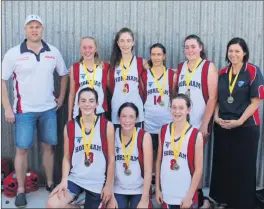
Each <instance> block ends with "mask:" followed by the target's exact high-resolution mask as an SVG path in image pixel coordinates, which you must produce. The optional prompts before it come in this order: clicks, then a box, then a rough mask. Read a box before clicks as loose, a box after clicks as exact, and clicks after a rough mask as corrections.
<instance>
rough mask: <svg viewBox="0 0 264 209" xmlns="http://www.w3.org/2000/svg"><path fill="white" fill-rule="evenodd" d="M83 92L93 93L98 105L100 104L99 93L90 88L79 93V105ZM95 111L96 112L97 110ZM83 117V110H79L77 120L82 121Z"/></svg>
mask: <svg viewBox="0 0 264 209" xmlns="http://www.w3.org/2000/svg"><path fill="white" fill-rule="evenodd" d="M83 92H92V93H93V94H94V97H95V101H96V103H98V93H97V91H96V90H94V89H92V88H89V87H86V88H83V89H81V90H80V91H79V93H78V103H79V102H80V97H81V94H82V93H83ZM95 111H96V109H95ZM81 117H82V112H81V110H80V108H79V115H78V116H77V117H76V120H77V121H80V118H81Z"/></svg>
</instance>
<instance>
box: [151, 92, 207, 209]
mask: <svg viewBox="0 0 264 209" xmlns="http://www.w3.org/2000/svg"><path fill="white" fill-rule="evenodd" d="M190 106H191V101H190V99H189V97H188V96H186V95H185V94H178V95H177V96H174V97H173V98H172V102H171V115H172V117H173V122H172V123H169V124H166V125H163V126H162V128H161V130H160V133H159V148H158V157H157V163H156V200H157V202H158V203H159V204H161V205H162V208H170V209H171V208H190V207H192V208H197V207H198V193H197V188H198V184H199V182H200V180H201V177H202V171H203V138H202V134H201V133H200V132H199V131H198V129H196V128H194V127H193V126H192V125H191V124H189V122H188V117H189V113H190Z"/></svg>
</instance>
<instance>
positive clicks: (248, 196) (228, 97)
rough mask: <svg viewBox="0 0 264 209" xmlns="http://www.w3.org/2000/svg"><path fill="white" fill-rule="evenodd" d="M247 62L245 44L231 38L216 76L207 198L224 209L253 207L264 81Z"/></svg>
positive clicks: (255, 68) (247, 53)
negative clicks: (208, 192)
mask: <svg viewBox="0 0 264 209" xmlns="http://www.w3.org/2000/svg"><path fill="white" fill-rule="evenodd" d="M248 60H249V49H248V46H247V43H246V42H245V40H244V39H242V38H239V37H236V38H233V39H231V40H230V41H229V42H228V44H227V47H226V61H227V63H228V66H226V67H224V68H223V69H222V70H220V72H219V88H218V103H217V107H216V110H215V123H214V147H213V148H214V149H213V163H212V165H213V166H212V175H211V184H210V197H211V198H213V199H214V200H215V201H216V202H217V203H219V204H220V206H226V207H227V208H255V206H256V205H255V199H256V170H257V167H256V161H257V152H258V143H259V136H260V123H261V120H260V116H259V105H260V103H261V100H262V99H264V81H263V75H262V74H261V71H260V69H259V67H257V66H256V65H254V64H251V63H249V62H248ZM262 122H263V121H262Z"/></svg>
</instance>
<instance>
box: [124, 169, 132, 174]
mask: <svg viewBox="0 0 264 209" xmlns="http://www.w3.org/2000/svg"><path fill="white" fill-rule="evenodd" d="M124 173H125V174H126V176H130V175H131V170H130V169H128V168H127V169H125V170H124Z"/></svg>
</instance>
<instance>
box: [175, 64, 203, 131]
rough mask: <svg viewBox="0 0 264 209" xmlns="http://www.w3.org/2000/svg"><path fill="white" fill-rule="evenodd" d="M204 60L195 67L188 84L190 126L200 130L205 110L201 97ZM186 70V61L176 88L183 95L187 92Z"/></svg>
mask: <svg viewBox="0 0 264 209" xmlns="http://www.w3.org/2000/svg"><path fill="white" fill-rule="evenodd" d="M205 62H206V60H203V61H202V62H201V63H200V64H199V66H198V67H197V69H196V71H195V73H194V75H193V77H192V79H191V82H190V98H191V112H190V124H192V125H193V126H194V127H195V128H198V129H199V128H200V126H201V123H202V120H203V115H204V113H205V109H206V102H205V99H204V95H203V87H202V85H203V83H202V69H203V66H204V64H205ZM186 68H188V65H187V61H185V62H184V64H183V66H182V70H181V73H180V75H179V78H178V80H179V82H178V88H179V91H178V92H179V93H182V94H185V93H186V91H187V86H186Z"/></svg>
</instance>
